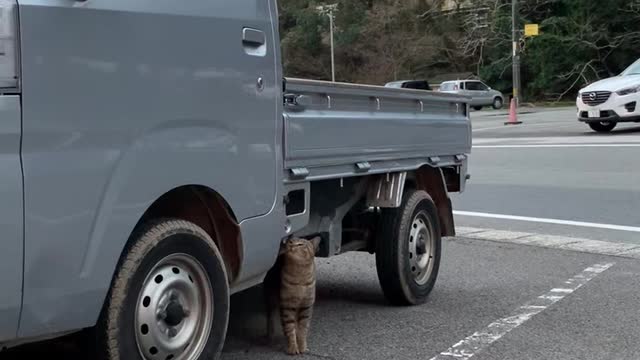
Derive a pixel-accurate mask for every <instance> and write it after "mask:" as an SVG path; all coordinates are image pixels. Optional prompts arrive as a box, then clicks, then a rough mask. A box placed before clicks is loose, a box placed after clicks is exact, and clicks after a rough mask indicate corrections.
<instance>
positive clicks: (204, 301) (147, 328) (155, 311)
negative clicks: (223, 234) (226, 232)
mask: <svg viewBox="0 0 640 360" xmlns="http://www.w3.org/2000/svg"><path fill="white" fill-rule="evenodd" d="M228 320H229V286H228V280H227V274H226V270H225V266H224V263H223V260H222V257H221V256H220V252H219V251H218V248H217V247H216V245H215V243H214V242H213V240H212V239H211V237H210V236H209V235H208V234H207V233H206V232H205V231H204V230H202V229H201V228H200V227H198V226H197V225H195V224H193V223H190V222H187V221H183V220H164V221H158V222H154V223H153V224H150V225H148V226H145V227H144V228H143V229H142V231H140V232H139V233H138V235H136V236H134V238H133V239H132V243H131V244H130V245H129V247H128V249H127V251H125V253H124V254H123V257H122V259H121V260H120V264H119V267H118V269H117V270H116V274H115V277H114V280H113V285H112V288H111V291H110V293H109V296H108V299H107V302H106V304H105V308H104V311H103V314H102V316H101V320H100V322H99V324H98V326H97V335H98V344H102V346H100V347H99V348H98V351H99V352H100V354H98V355H101V357H103V358H106V359H108V360H116V359H134V360H150V359H162V360H169V359H185V360H199V359H217V358H218V357H219V356H220V353H221V351H222V346H223V345H224V341H225V337H226V333H227V325H228Z"/></svg>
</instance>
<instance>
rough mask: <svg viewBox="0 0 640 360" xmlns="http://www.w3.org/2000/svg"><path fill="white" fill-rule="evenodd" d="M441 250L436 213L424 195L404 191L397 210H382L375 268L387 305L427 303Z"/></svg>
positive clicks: (434, 280)
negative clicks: (388, 303)
mask: <svg viewBox="0 0 640 360" xmlns="http://www.w3.org/2000/svg"><path fill="white" fill-rule="evenodd" d="M441 246H442V245H441V233H440V223H439V219H438V211H437V208H436V205H435V203H434V202H433V200H432V199H431V197H430V196H429V194H427V193H426V192H424V191H414V190H412V191H407V193H406V194H405V196H404V197H403V201H402V205H401V206H400V207H399V208H397V209H383V211H382V218H381V229H380V232H379V236H378V238H377V241H376V268H377V272H378V279H379V281H380V285H381V287H382V291H383V293H384V295H385V297H386V298H387V300H388V301H389V302H390V303H392V304H393V305H404V306H406V305H418V304H421V303H424V302H425V301H426V300H427V297H428V296H429V294H430V293H431V291H432V289H433V287H434V285H435V282H436V278H437V277H438V270H439V267H440V254H441Z"/></svg>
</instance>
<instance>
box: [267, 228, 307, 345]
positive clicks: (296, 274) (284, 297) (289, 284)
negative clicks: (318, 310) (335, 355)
mask: <svg viewBox="0 0 640 360" xmlns="http://www.w3.org/2000/svg"><path fill="white" fill-rule="evenodd" d="M319 245H320V238H319V237H317V238H315V239H313V240H305V239H297V238H291V239H288V240H287V241H286V242H285V243H284V244H283V246H282V248H281V250H280V255H279V257H278V261H277V263H276V265H275V266H274V268H273V269H272V270H271V271H270V273H269V274H268V275H267V278H266V279H265V282H264V286H265V290H266V294H265V295H266V299H267V336H268V337H269V339H270V340H272V339H273V335H274V332H275V323H276V322H275V313H276V309H278V308H279V309H280V319H281V322H282V328H283V331H284V334H285V336H286V337H287V353H288V354H289V355H298V354H302V353H305V352H307V351H308V350H309V349H308V347H307V336H308V334H309V326H310V323H311V315H312V313H313V305H314V303H315V299H316V266H315V254H316V251H317V250H318V246H319Z"/></svg>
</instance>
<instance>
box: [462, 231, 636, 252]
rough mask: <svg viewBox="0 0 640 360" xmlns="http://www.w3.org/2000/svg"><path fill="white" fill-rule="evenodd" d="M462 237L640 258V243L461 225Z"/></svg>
mask: <svg viewBox="0 0 640 360" xmlns="http://www.w3.org/2000/svg"><path fill="white" fill-rule="evenodd" d="M456 233H457V234H456V236H457V237H460V238H466V239H473V240H485V241H492V242H499V243H509V244H518V245H527V246H535V247H543V248H549V249H559V250H567V251H574V252H581V253H588V254H598V255H609V256H617V257H623V258H629V259H640V245H634V244H627V243H618V242H608V241H599V240H591V239H580V238H573V237H566V236H555V235H543V234H535V233H526V232H516V231H505V230H493V229H480V228H471V227H459V228H457V229H456Z"/></svg>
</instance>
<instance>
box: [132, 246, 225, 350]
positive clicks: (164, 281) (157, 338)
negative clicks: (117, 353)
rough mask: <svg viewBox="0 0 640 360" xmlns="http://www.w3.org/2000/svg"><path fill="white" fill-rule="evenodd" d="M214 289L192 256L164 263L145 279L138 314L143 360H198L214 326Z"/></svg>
mask: <svg viewBox="0 0 640 360" xmlns="http://www.w3.org/2000/svg"><path fill="white" fill-rule="evenodd" d="M213 312H214V308H213V289H212V287H211V283H210V281H209V276H208V275H207V272H206V271H205V270H204V267H203V266H202V265H201V264H200V263H199V262H198V261H197V260H196V259H195V258H193V257H192V256H189V255H186V254H173V255H170V256H167V257H165V258H164V259H162V260H161V261H160V262H158V264H157V265H156V266H155V267H154V268H153V269H152V270H151V272H149V275H148V276H147V278H146V279H145V281H144V283H143V286H142V290H141V292H140V295H139V296H138V302H137V304H136V312H135V327H136V331H135V332H136V343H137V345H138V350H139V352H140V355H141V356H142V358H143V359H160V360H172V359H173V360H195V359H198V357H199V356H200V355H201V354H202V352H203V350H204V348H205V346H206V344H207V341H208V339H209V334H210V331H211V326H212V324H213Z"/></svg>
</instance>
